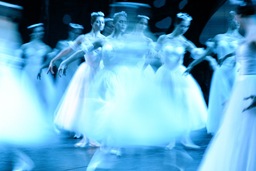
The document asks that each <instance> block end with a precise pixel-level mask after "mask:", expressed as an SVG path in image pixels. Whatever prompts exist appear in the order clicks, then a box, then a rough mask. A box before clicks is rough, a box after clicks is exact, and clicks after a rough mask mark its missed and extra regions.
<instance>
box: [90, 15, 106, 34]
mask: <svg viewBox="0 0 256 171" xmlns="http://www.w3.org/2000/svg"><path fill="white" fill-rule="evenodd" d="M104 26H105V21H104V17H101V16H99V17H97V18H96V20H95V21H94V22H93V24H92V28H93V30H96V31H102V30H103V29H104Z"/></svg>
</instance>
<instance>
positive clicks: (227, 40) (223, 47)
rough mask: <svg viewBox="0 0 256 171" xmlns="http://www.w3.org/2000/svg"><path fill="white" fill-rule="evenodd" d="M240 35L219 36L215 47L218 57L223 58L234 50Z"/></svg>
mask: <svg viewBox="0 0 256 171" xmlns="http://www.w3.org/2000/svg"><path fill="white" fill-rule="evenodd" d="M240 41H241V37H238V36H232V35H227V34H223V35H222V36H219V40H218V45H217V48H216V49H215V51H216V54H217V57H218V59H221V58H223V57H224V56H225V55H227V54H229V53H232V52H234V51H235V50H236V49H237V47H238V45H239V43H240Z"/></svg>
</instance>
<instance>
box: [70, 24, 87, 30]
mask: <svg viewBox="0 0 256 171" xmlns="http://www.w3.org/2000/svg"><path fill="white" fill-rule="evenodd" d="M69 26H70V27H71V28H73V29H81V30H82V29H84V27H83V26H82V25H80V24H76V23H69Z"/></svg>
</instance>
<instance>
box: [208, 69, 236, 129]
mask: <svg viewBox="0 0 256 171" xmlns="http://www.w3.org/2000/svg"><path fill="white" fill-rule="evenodd" d="M235 75H236V67H235V66H234V65H225V64H223V65H222V66H220V67H219V68H217V69H216V70H215V71H214V74H213V77H212V81H211V87H210V95H209V104H208V120H207V131H208V133H214V134H215V133H216V132H217V130H218V129H219V124H220V122H221V119H222V115H223V112H224V110H225V106H226V103H227V101H228V100H229V96H230V93H231V91H232V87H233V83H234V79H235Z"/></svg>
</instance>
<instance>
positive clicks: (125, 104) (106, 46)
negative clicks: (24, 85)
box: [49, 6, 256, 170]
mask: <svg viewBox="0 0 256 171" xmlns="http://www.w3.org/2000/svg"><path fill="white" fill-rule="evenodd" d="M247 8H249V7H248V6H245V7H244V6H242V7H240V8H238V9H240V11H239V10H238V11H237V12H236V13H234V12H230V16H231V17H230V20H229V24H230V25H229V28H228V30H227V32H226V33H224V34H219V35H217V36H215V37H214V38H213V40H211V42H208V43H207V45H208V47H207V48H206V49H202V48H197V47H196V46H195V45H194V44H193V43H192V42H191V41H189V40H187V39H186V38H185V37H184V33H185V32H186V31H187V29H188V28H189V25H190V23H191V20H192V17H191V16H189V15H188V14H186V13H178V14H177V16H176V20H175V28H174V30H173V32H172V33H170V34H167V35H162V36H160V37H159V38H158V40H157V42H153V41H152V39H150V38H149V37H145V35H144V34H143V31H145V30H146V28H147V24H148V22H149V18H148V17H147V16H143V15H139V16H138V22H136V24H135V25H134V28H135V29H134V31H132V32H130V33H128V34H126V28H127V14H126V13H125V12H124V11H122V12H118V13H115V15H114V16H113V23H114V31H113V32H112V34H110V35H109V36H108V37H104V36H102V35H101V34H100V31H101V29H100V28H102V27H104V22H103V21H104V15H102V13H94V15H92V18H93V16H94V17H95V20H93V21H94V22H92V26H93V29H92V32H91V33H88V34H86V35H82V36H81V37H80V38H79V39H77V40H76V41H74V44H73V45H72V46H70V47H69V50H73V51H76V52H75V53H74V54H73V55H72V56H70V57H69V58H68V59H66V60H64V61H63V62H62V63H61V65H60V67H59V72H60V73H61V74H63V73H65V72H66V69H67V68H68V65H69V64H70V63H71V62H72V61H73V60H74V59H76V58H80V57H81V56H84V57H85V61H86V63H84V65H82V66H81V67H80V69H79V70H80V72H81V73H79V72H77V73H76V77H74V78H73V80H72V81H71V83H70V86H69V88H68V91H67V94H66V95H67V96H64V99H63V100H64V101H67V102H66V103H62V104H61V105H60V108H66V107H67V109H66V110H58V113H57V115H56V118H55V124H57V125H59V126H63V127H64V128H65V126H66V124H67V125H68V126H70V124H71V130H73V131H77V132H79V133H81V134H82V135H83V139H82V141H81V142H79V144H77V146H80V147H84V146H86V145H87V143H89V144H91V145H93V146H94V145H96V146H101V147H103V148H104V147H110V149H111V148H112V149H116V152H115V154H117V155H120V152H121V151H120V148H122V147H127V146H133V145H167V146H166V147H167V148H168V149H172V148H173V147H174V146H175V142H176V141H177V140H179V141H180V142H181V143H182V144H183V145H184V146H186V147H189V148H196V149H197V148H199V147H198V146H197V145H195V144H194V143H193V142H192V141H191V139H190V137H189V134H190V132H191V131H193V130H198V129H201V128H204V127H206V128H207V129H208V130H207V131H208V133H213V134H214V137H213V141H212V143H211V144H210V146H209V149H208V150H207V153H206V156H205V157H204V159H203V162H202V165H200V169H201V170H209V169H211V168H214V169H213V170H216V167H218V168H217V170H223V168H225V169H224V170H241V169H242V170H244V169H245V168H247V170H253V169H255V164H254V163H255V162H254V161H255V153H254V151H255V150H253V147H255V145H254V144H255V137H253V136H254V135H255V134H254V132H250V130H252V131H255V130H253V128H254V127H251V129H250V128H249V127H250V126H253V122H254V120H255V116H254V113H253V111H254V110H255V109H254V108H253V107H254V106H255V99H256V98H255V92H254V91H253V88H250V87H248V86H250V85H252V86H253V85H254V84H253V83H254V82H253V79H254V77H253V75H254V72H255V71H254V70H253V68H252V67H253V66H255V64H254V63H253V61H254V60H253V59H252V58H251V59H249V60H247V59H245V57H247V56H243V55H242V56H241V55H240V56H239V53H237V54H236V53H235V51H236V48H238V47H239V46H238V45H239V44H240V43H241V42H244V40H245V39H248V41H249V42H247V43H242V46H241V48H239V49H241V53H246V54H248V55H249V56H253V55H250V54H253V52H254V51H253V47H252V46H253V43H254V41H255V40H254V39H253V38H254V36H253V33H254V32H253V31H252V30H253V28H254V27H253V28H251V27H248V28H246V27H244V26H243V27H242V28H241V26H242V24H245V23H244V22H249V21H250V24H252V25H254V17H251V16H254V15H255V12H252V11H250V12H249V13H248V12H246V10H247ZM250 10H252V9H250ZM253 10H254V9H253ZM239 17H240V20H238V21H237V19H238V18H239ZM238 23H239V24H238ZM94 24H95V25H97V27H94ZM101 26H102V27H101ZM138 27H139V29H136V28H138ZM95 28H98V29H96V30H97V31H98V32H93V31H95ZM244 28H246V29H248V30H249V31H248V32H247V34H248V35H249V36H246V37H245V39H244V38H243V37H242V36H241V35H240V33H238V29H240V30H239V31H241V30H242V29H244ZM102 29H103V28H102ZM250 30H251V31H252V33H251V31H250ZM92 33H97V34H92ZM92 35H94V37H93V38H94V39H93V38H91V39H90V36H92ZM86 36H88V37H86ZM139 38H140V39H139ZM245 42H246V41H245ZM78 48H79V49H78ZM248 48H252V49H248ZM187 51H189V52H190V53H191V57H193V58H194V59H196V60H195V62H194V63H192V64H191V65H190V66H188V68H186V67H185V66H183V58H184V54H185V53H186V52H187ZM244 51H246V52H244ZM212 53H216V54H217V57H218V66H217V67H216V68H215V71H214V76H213V80H212V85H211V91H212V92H211V93H210V94H211V95H210V96H211V97H210V104H209V107H208V109H207V106H206V104H205V101H204V99H203V95H202V92H201V90H200V87H199V85H198V84H197V82H196V81H195V79H194V78H193V77H192V76H191V75H190V74H189V72H190V70H191V69H192V67H193V66H194V65H195V63H198V62H200V61H202V60H203V59H208V60H209V61H210V62H213V60H212V59H211V57H210V56H209V55H211V54H212ZM61 56H62V55H61V53H60V54H59V55H57V57H58V58H60V57H61ZM235 56H236V58H237V59H236V60H235V59H234V57H235ZM153 58H159V59H160V60H161V62H162V65H161V67H160V68H159V69H158V70H157V71H156V72H154V71H153V69H152V68H150V61H151V60H153ZM237 63H238V64H239V65H238V67H237ZM214 65H215V64H214ZM52 66H53V63H51V64H50V66H49V70H51V69H52ZM82 67H83V69H82ZM248 67H249V68H248ZM79 70H78V71H79ZM67 72H68V70H67ZM78 73H79V74H78ZM184 73H185V75H184ZM244 79H246V80H248V81H249V85H248V86H246V85H247V84H246V81H244ZM77 83H78V84H77ZM79 83H80V84H79ZM81 83H82V84H81ZM245 84H246V85H245ZM233 85H234V88H233ZM75 86H79V88H76V89H75V88H74V87H75ZM242 86H246V87H248V90H247V89H244V88H242ZM218 87H221V88H222V89H218ZM80 88H81V89H80ZM74 91H76V92H74ZM214 91H215V92H216V93H214ZM77 93H78V95H79V96H77ZM75 94H76V96H75V100H76V101H74V100H70V101H69V98H70V99H72V97H74V95H75ZM238 96H239V97H238ZM77 98H79V99H80V100H79V101H78V100H77ZM216 99H220V100H221V101H218V102H220V103H219V104H215V103H213V102H214V101H216ZM249 99H252V103H251V104H250V103H249V104H247V105H245V104H244V103H245V102H244V101H246V100H249ZM212 101H213V102H212ZM238 101H239V103H238ZM73 102H74V103H73ZM76 102H77V103H78V106H79V108H78V109H77V106H76V107H75V108H72V105H77V103H76ZM64 104H65V105H64ZM71 104H72V105H71ZM70 108H71V109H72V110H76V115H72V114H71V115H70V113H67V111H68V109H70ZM212 108H216V109H217V112H216V111H213V112H211V111H212ZM238 108H239V110H237V109H238ZM240 109H241V110H240ZM77 110H78V112H77ZM207 110H208V111H207ZM63 112H64V114H63ZM210 113H211V114H210ZM246 113H247V114H246ZM216 114H217V115H221V116H216ZM233 114H235V115H233ZM211 115H212V117H213V118H214V117H216V118H214V119H211V118H210V117H209V116H211ZM222 115H223V116H222ZM245 115H247V116H245ZM67 116H68V117H72V119H71V120H65V119H66V118H67ZM207 117H208V118H207ZM63 120H65V121H63ZM236 120H237V121H236ZM241 122H242V123H241ZM239 123H240V125H241V126H238V125H239ZM74 127H76V128H74ZM69 128H70V127H69ZM69 128H68V129H69ZM247 128H248V129H249V133H246V132H248V129H247ZM234 130H236V133H234V132H233V131H234ZM244 131H245V132H244ZM215 134H216V135H215ZM236 134H238V135H239V136H236ZM215 136H216V137H215ZM240 136H241V137H242V139H241V137H240ZM229 138H230V139H229ZM238 140H240V141H238ZM242 142H245V143H246V144H245V145H243V144H242ZM237 143H238V144H237ZM236 144H237V145H238V149H239V151H238V152H235V151H236V150H235V149H236ZM222 146H224V148H222ZM220 149H221V150H220ZM220 153H222V154H225V155H221V157H220ZM239 155H243V157H244V159H242V160H241V159H240V158H239V157H238V156H239ZM223 156H224V157H223ZM219 159H220V160H219ZM233 159H234V160H235V161H236V164H234V163H233V162H232V161H233ZM213 161H219V164H217V165H216V164H215V163H213ZM222 161H226V162H222ZM213 166H214V167H213Z"/></svg>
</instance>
